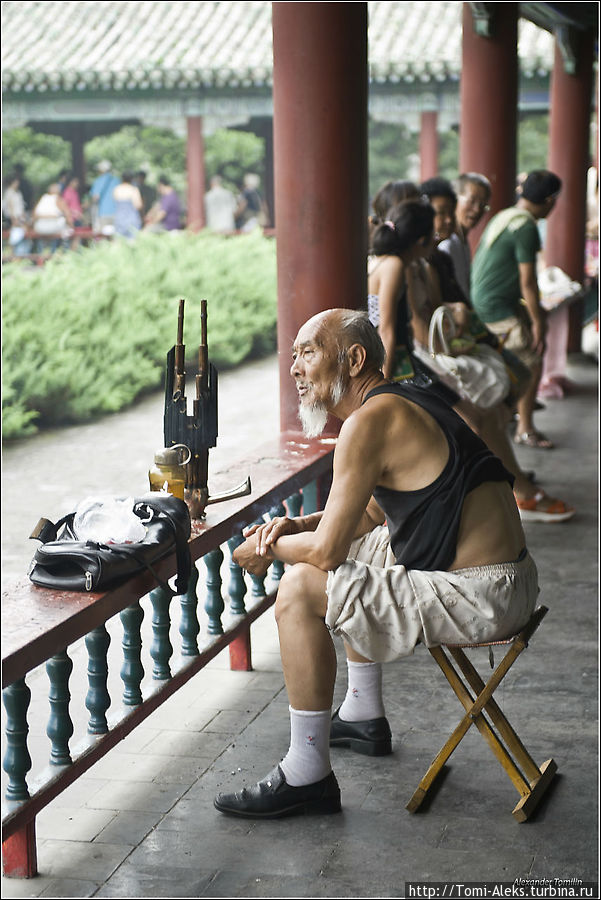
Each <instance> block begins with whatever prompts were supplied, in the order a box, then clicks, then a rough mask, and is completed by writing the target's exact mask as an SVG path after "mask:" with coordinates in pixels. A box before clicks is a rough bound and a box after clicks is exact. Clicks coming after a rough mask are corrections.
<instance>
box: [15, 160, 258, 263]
mask: <svg viewBox="0 0 601 900" xmlns="http://www.w3.org/2000/svg"><path fill="white" fill-rule="evenodd" d="M96 170H97V171H96V177H95V178H94V180H93V182H92V183H91V184H89V185H87V184H84V185H82V184H81V183H80V179H79V178H78V177H77V176H76V175H75V174H74V173H73V172H69V171H67V170H62V171H60V172H59V173H58V175H57V177H56V179H55V180H54V181H53V182H52V183H51V184H49V185H48V186H47V188H46V190H45V191H43V192H42V194H41V195H40V196H38V197H36V196H35V194H34V189H33V186H32V184H31V182H30V181H29V179H28V178H27V177H26V173H25V170H24V167H23V165H21V164H19V163H17V164H15V165H14V166H13V168H12V171H11V172H10V173H9V174H8V175H7V176H6V177H5V178H4V185H3V194H2V228H3V231H6V230H8V232H9V235H8V240H9V244H10V249H11V255H13V256H24V255H28V254H30V253H32V252H34V251H38V252H39V251H41V250H42V249H43V248H44V247H46V246H48V247H49V248H50V250H51V251H54V250H56V249H57V248H58V247H59V246H63V247H70V248H72V249H75V248H77V246H78V245H79V243H80V235H79V234H78V233H77V231H76V229H81V228H84V229H90V230H91V232H92V233H94V234H97V235H103V236H105V237H112V236H114V235H116V236H119V237H124V238H128V239H130V240H131V239H133V238H135V236H136V234H137V233H138V232H139V231H142V230H147V231H153V232H162V231H177V230H179V229H181V228H182V226H183V218H184V210H183V209H182V204H181V201H180V198H179V196H178V193H177V191H176V190H175V189H174V187H173V186H172V184H171V181H170V179H169V178H168V177H167V176H166V175H161V176H160V177H159V178H158V180H157V184H156V187H154V186H152V185H150V184H149V183H148V182H147V176H146V172H144V171H138V172H130V171H123V172H122V173H121V174H120V175H118V174H116V173H115V172H114V171H113V167H112V165H111V162H110V161H109V160H102V161H101V162H99V163H98V165H97V167H96ZM259 184H260V179H259V176H258V175H255V174H253V173H248V174H246V175H245V176H244V181H243V184H242V186H241V188H240V190H239V192H238V194H237V195H236V194H235V193H234V192H233V191H232V190H230V189H229V188H227V187H225V186H224V185H223V183H222V179H221V177H220V176H214V177H213V178H212V179H211V184H210V190H208V191H207V193H206V195H205V213H206V224H207V227H209V228H211V229H212V230H213V231H218V232H223V233H230V232H234V231H243V232H245V231H250V230H251V229H253V228H255V227H257V226H261V227H265V226H266V225H267V224H268V222H269V214H268V211H267V207H266V205H265V201H264V200H263V198H262V196H261V194H260V192H259Z"/></svg>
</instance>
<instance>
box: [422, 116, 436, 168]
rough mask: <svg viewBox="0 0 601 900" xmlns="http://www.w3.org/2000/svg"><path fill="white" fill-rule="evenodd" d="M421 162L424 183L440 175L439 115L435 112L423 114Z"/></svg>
mask: <svg viewBox="0 0 601 900" xmlns="http://www.w3.org/2000/svg"><path fill="white" fill-rule="evenodd" d="M419 160H420V179H421V180H422V181H426V179H428V178H434V176H435V175H438V113H437V112H436V111H435V110H425V111H424V112H422V114H421V129H420V133H419Z"/></svg>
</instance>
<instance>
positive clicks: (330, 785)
mask: <svg viewBox="0 0 601 900" xmlns="http://www.w3.org/2000/svg"><path fill="white" fill-rule="evenodd" d="M215 807H216V809H218V810H219V811H220V812H222V813H226V814H227V815H230V816H243V817H244V818H247V819H278V818H281V817H282V816H293V815H298V814H299V813H337V812H340V810H341V806H340V788H339V787H338V782H337V781H336V776H335V775H334V773H333V772H330V774H329V775H327V776H326V777H325V778H322V780H321V781H316V782H315V783H314V784H306V785H302V786H301V787H292V786H291V785H289V784H287V783H286V778H285V776H284V773H283V772H282V770H281V768H280V767H279V766H276V768H275V769H274V770H273V772H271V773H270V774H269V775H267V777H266V778H265V779H264V780H263V781H259V783H258V784H255V785H254V787H251V788H243V790H241V791H240V792H239V793H237V794H218V795H217V797H216V798H215Z"/></svg>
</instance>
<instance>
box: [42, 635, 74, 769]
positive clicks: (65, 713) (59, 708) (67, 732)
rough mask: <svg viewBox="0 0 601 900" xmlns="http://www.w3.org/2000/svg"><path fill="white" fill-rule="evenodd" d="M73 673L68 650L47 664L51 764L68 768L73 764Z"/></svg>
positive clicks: (47, 732) (47, 730) (48, 732)
mask: <svg viewBox="0 0 601 900" xmlns="http://www.w3.org/2000/svg"><path fill="white" fill-rule="evenodd" d="M72 671H73V662H72V661H71V659H69V656H68V654H67V651H66V650H63V652H62V653H57V654H56V656H53V657H52V659H49V660H48V662H47V663H46V672H47V673H48V678H49V679H50V693H49V694H48V699H49V700H50V718H49V719H48V727H47V728H46V734H47V735H48V737H49V738H50V741H51V744H52V749H51V751H50V764H51V765H53V766H66V765H69V764H70V763H71V754H70V752H69V739H70V737H71V735H72V734H73V722H72V721H71V716H70V715H69V701H70V699H71V694H70V693H69V677H70V675H71V672H72Z"/></svg>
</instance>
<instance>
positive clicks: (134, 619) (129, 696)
mask: <svg viewBox="0 0 601 900" xmlns="http://www.w3.org/2000/svg"><path fill="white" fill-rule="evenodd" d="M119 618H120V619H121V624H122V625H123V643H122V645H121V646H122V647H123V665H122V666H121V673H120V674H121V681H122V682H123V684H124V690H123V703H124V704H125V706H139V705H140V703H141V702H142V690H141V688H140V685H141V684H142V679H143V678H144V666H143V665H142V636H141V633H140V632H141V628H142V620H143V619H144V610H143V609H142V607H141V606H140V601H139V600H136V602H135V603H132V605H131V606H128V607H127V609H124V610H122V612H121V613H120V614H119Z"/></svg>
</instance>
